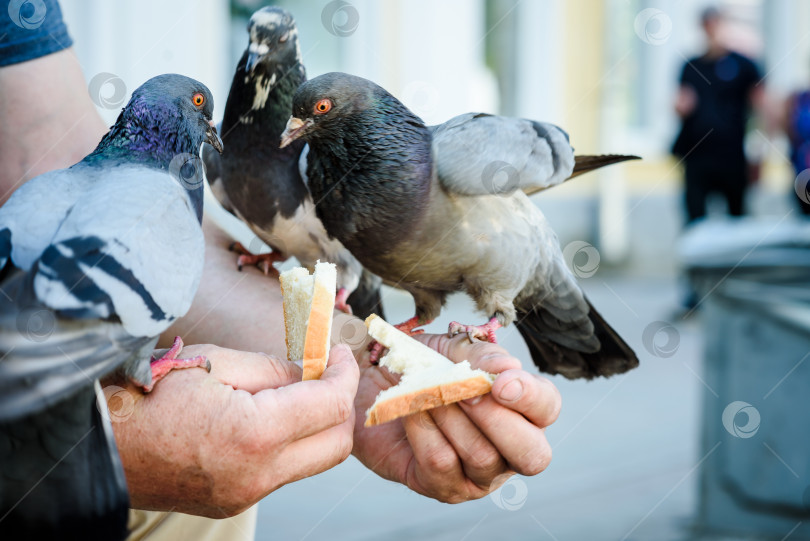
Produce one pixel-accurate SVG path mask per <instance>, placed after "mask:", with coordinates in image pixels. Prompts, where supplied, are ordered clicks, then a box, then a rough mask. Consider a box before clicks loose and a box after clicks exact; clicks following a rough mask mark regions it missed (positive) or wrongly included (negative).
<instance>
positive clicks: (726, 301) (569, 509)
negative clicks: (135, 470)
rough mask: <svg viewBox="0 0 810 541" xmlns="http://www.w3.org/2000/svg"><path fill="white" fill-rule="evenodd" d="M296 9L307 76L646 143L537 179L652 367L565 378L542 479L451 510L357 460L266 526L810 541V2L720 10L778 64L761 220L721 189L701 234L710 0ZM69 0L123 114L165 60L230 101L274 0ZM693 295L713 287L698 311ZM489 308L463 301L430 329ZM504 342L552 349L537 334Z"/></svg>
mask: <svg viewBox="0 0 810 541" xmlns="http://www.w3.org/2000/svg"><path fill="white" fill-rule="evenodd" d="M276 4H278V5H281V6H283V7H285V8H287V9H288V10H289V11H291V12H292V14H293V15H294V16H295V18H296V20H297V23H298V27H299V38H300V43H301V50H302V53H303V57H304V63H305V65H306V67H307V71H308V75H309V77H314V76H316V75H319V74H321V73H324V72H328V71H346V72H349V73H354V74H357V75H361V76H363V77H366V78H369V79H372V80H374V81H376V82H377V83H379V84H381V85H382V86H384V87H386V88H387V89H388V90H389V91H391V92H392V93H393V94H394V95H396V96H397V97H398V98H400V99H401V100H402V101H403V102H404V103H405V104H406V105H408V106H409V107H410V108H411V109H412V110H413V111H414V112H416V113H417V114H418V115H420V116H421V117H422V118H423V119H424V120H425V121H426V122H428V123H439V122H443V121H444V120H447V119H448V118H450V117H451V116H453V115H455V114H458V113H462V112H467V111H471V110H478V111H486V112H492V113H500V114H505V115H512V116H522V117H528V118H533V119H538V120H545V121H550V122H554V123H557V124H559V125H560V126H562V127H564V128H565V129H566V130H567V131H568V132H569V134H570V136H571V143H572V145H573V146H574V147H575V148H576V149H577V152H579V153H586V154H595V153H612V152H615V153H623V154H637V155H639V156H642V157H643V160H642V161H638V162H632V163H628V164H624V165H620V166H614V167H611V168H608V169H606V170H604V171H600V172H598V173H595V174H590V175H587V176H584V177H580V178H578V179H577V180H576V181H575V182H571V183H567V184H565V185H564V186H561V187H558V188H555V189H553V190H550V191H547V192H543V193H542V194H541V195H538V196H535V197H534V200H535V202H536V204H537V205H538V206H539V207H540V208H541V209H542V210H543V212H544V213H545V214H546V216H547V217H548V219H549V221H550V222H551V224H552V225H553V227H554V228H555V230H556V231H557V233H558V235H559V237H560V242H561V246H562V247H563V248H564V249H565V251H564V253H565V254H566V258H567V259H568V261H569V264H570V265H571V267H572V270H573V271H574V272H575V273H576V274H577V275H578V276H579V277H580V279H581V283H582V284H583V287H584V288H585V289H586V291H587V293H588V295H589V296H590V297H591V300H592V302H593V304H594V305H595V306H596V307H598V309H599V310H600V312H601V313H602V314H603V316H604V317H605V318H606V319H607V320H608V321H610V322H611V323H612V324H613V326H614V327H615V328H616V329H617V330H618V331H619V333H620V334H622V335H623V336H624V337H625V339H626V340H627V341H628V342H629V343H630V344H631V345H632V346H633V347H634V348H635V350H636V351H637V353H638V355H639V358H640V360H641V367H640V368H638V369H637V370H635V371H633V372H631V373H629V374H626V375H623V376H621V377H617V378H613V379H611V380H602V381H594V382H569V381H566V380H564V379H562V378H559V377H555V378H553V379H554V381H555V384H557V385H558V386H559V388H560V390H561V392H562V395H563V411H562V414H561V416H560V419H559V421H558V422H557V423H556V424H555V425H554V426H552V427H551V428H550V429H549V430H548V437H549V440H550V441H551V444H552V446H553V449H554V460H553V462H552V464H551V466H550V467H549V469H548V470H547V471H546V472H544V473H543V474H541V475H539V476H537V477H534V478H522V477H515V478H513V479H512V480H510V481H509V482H508V483H507V484H506V485H505V486H504V487H503V488H502V489H500V490H499V491H497V492H495V493H493V494H492V496H491V497H487V498H484V499H482V500H480V501H477V502H470V503H466V504H462V505H457V506H449V505H444V504H441V503H437V502H435V501H432V500H428V499H426V498H423V497H421V496H418V495H416V494H414V493H412V492H410V491H409V490H408V489H406V488H405V487H403V486H400V485H396V484H393V483H389V482H387V481H384V480H381V479H380V478H378V477H376V475H375V474H373V473H371V472H369V471H368V470H367V469H365V468H364V467H363V466H362V465H361V464H359V463H358V462H357V461H356V460H354V459H353V458H350V459H349V460H348V461H347V462H346V463H344V464H342V465H341V466H339V467H338V468H335V469H334V470H332V471H329V472H326V473H324V474H322V475H319V476H316V477H313V478H310V479H305V480H303V481H300V482H298V483H294V484H292V485H289V486H287V487H284V488H282V489H281V490H279V491H277V492H275V493H273V494H271V495H270V496H269V497H268V498H266V499H265V500H264V501H263V502H262V503H261V504H260V508H259V523H258V530H257V535H256V538H257V539H311V540H315V539H329V540H331V541H335V540H341V539H346V540H349V539H369V540H372V539H382V538H385V539H390V540H399V539H403V540H404V539H414V538H424V539H441V540H445V539H447V540H451V539H452V540H473V539H493V538H497V537H506V538H508V539H551V540H558V541H563V540H568V539H572V540H579V539H622V540H629V539H634V540H640V539H645V540H646V539H649V540H662V539H697V538H711V539H715V538H716V539H760V538H768V539H770V538H773V539H806V538H810V488H808V487H810V458H808V457H810V444H808V441H807V439H808V437H810V414H808V411H810V404H809V403H808V398H807V397H808V396H810V393H808V392H807V391H808V388H807V386H808V384H807V382H808V381H810V373H808V372H807V369H808V366H810V363H807V364H804V360H805V359H806V357H807V355H808V354H810V331H808V328H810V318H809V317H808V315H807V310H806V308H807V306H808V304H809V302H808V301H809V299H808V296H807V291H808V289H807V287H805V286H806V285H807V284H806V282H807V277H808V276H810V273H808V272H807V269H808V265H807V262H806V254H807V253H808V250H807V247H808V239H810V230H808V228H807V227H806V223H805V222H804V221H803V220H802V213H801V212H800V208H799V201H800V200H801V199H802V198H803V200H804V201H805V202H808V203H810V201H809V200H808V192H807V181H808V178H810V175H808V174H805V176H802V173H801V172H800V171H797V170H795V169H794V167H793V166H792V165H791V160H790V156H791V149H790V144H789V139H788V137H787V135H786V133H785V130H783V129H782V127H783V125H784V124H785V123H786V122H787V121H788V120H789V111H788V108H787V105H786V104H787V103H788V101H787V100H788V99H789V97H790V96H791V95H792V94H793V93H794V92H796V91H798V90H802V89H804V88H806V87H808V86H810V31H808V25H807V21H810V2H806V1H803V0H769V1H765V0H726V1H719V2H714V3H712V4H711V5H713V6H715V7H717V8H719V9H720V11H721V12H722V15H723V17H722V26H721V30H720V38H718V39H720V40H721V41H722V42H723V43H724V44H725V46H726V47H728V48H729V49H732V50H735V51H738V52H740V53H742V54H744V55H746V56H748V57H749V58H751V59H753V60H754V61H755V62H756V64H757V66H758V67H759V71H760V73H759V80H757V81H756V83H755V85H754V87H755V88H756V89H758V91H760V92H761V93H762V94H763V95H764V99H763V101H762V102H761V103H759V104H758V107H757V111H756V113H757V114H756V115H752V117H751V118H750V120H749V121H748V122H747V130H746V136H745V149H746V156H747V159H748V162H749V170H750V171H751V172H755V173H756V174H755V175H752V177H754V178H753V179H752V182H751V184H750V188H749V196H748V200H747V206H746V212H747V214H748V217H746V218H743V219H737V220H734V221H730V220H729V219H727V218H725V212H726V209H725V205H724V202H723V201H722V200H720V199H712V198H710V199H709V205H708V207H709V218H708V219H707V220H703V221H702V223H700V224H698V225H697V226H694V227H690V228H689V230H687V231H685V229H684V224H685V221H686V220H685V211H684V208H683V207H684V205H683V167H682V165H683V164H682V163H681V162H679V160H678V159H676V158H674V157H672V155H671V153H670V149H671V147H672V143H673V141H674V139H675V136H676V134H677V133H678V129H679V126H680V121H679V117H678V116H677V115H676V113H675V110H674V103H675V101H676V97H677V96H678V80H679V77H680V74H681V70H682V69H683V66H684V63H685V62H686V61H687V60H688V59H690V58H692V57H695V56H699V55H700V54H702V53H703V52H704V51H705V48H706V39H705V35H704V32H703V29H702V28H701V13H703V11H704V9H705V8H706V7H708V6H709V3H707V2H705V1H703V0H679V1H674V0H673V1H664V0H661V1H652V0H604V1H600V0H568V1H563V0H522V1H520V0H443V1H441V2H431V1H428V0H408V1H405V0H384V1H382V0H350V1H343V0H333V1H331V2H330V1H327V0H307V1H296V2H293V1H291V0H287V1H281V2H276ZM61 5H62V8H63V11H64V16H65V19H66V22H67V24H68V28H69V30H70V32H71V35H72V36H73V38H74V41H75V45H74V48H75V50H76V52H77V54H78V57H79V60H80V62H81V65H82V68H83V71H84V74H85V77H86V78H87V81H88V88H89V89H90V92H91V95H92V96H93V98H94V100H95V101H96V103H97V104H98V106H99V112H100V113H101V114H102V115H103V116H104V118H105V119H106V120H107V121H108V122H109V123H112V122H113V121H114V119H115V117H116V116H117V114H118V112H119V111H120V108H121V107H122V106H123V105H124V104H125V103H126V100H127V99H128V98H129V94H130V92H131V91H132V90H134V89H135V88H136V87H137V86H138V85H140V84H141V83H143V82H144V81H145V80H147V79H148V78H150V77H152V76H154V75H156V74H159V73H164V72H178V73H182V74H185V75H188V76H191V77H195V78H197V79H199V80H201V81H203V82H205V83H206V84H207V85H208V86H209V88H211V90H212V91H213V93H214V97H215V103H216V110H215V117H217V118H219V117H220V116H221V114H222V111H223V108H224V104H225V101H226V98H227V92H228V89H229V87H230V81H231V78H232V77H233V70H234V69H235V66H236V62H237V60H238V58H239V57H240V55H241V54H242V51H243V50H244V48H245V47H246V45H247V33H246V31H245V28H246V24H247V20H248V18H249V16H250V14H251V13H252V12H253V11H254V10H255V9H258V8H259V7H261V6H262V5H267V3H266V2H262V1H259V0H255V1H254V0H230V1H228V0H205V1H203V2H199V1H197V2H191V1H185V0H139V1H137V2H135V1H117V2H109V1H108V0H61ZM807 114H810V113H807ZM805 120H806V119H805ZM797 173H798V175H797ZM754 179H755V181H754ZM207 204H208V205H209V206H208V207H207V211H210V212H216V209H215V208H214V205H213V204H209V203H207ZM218 216H219V215H218ZM221 219H222V220H225V218H221ZM227 227H229V228H230V230H231V231H233V232H234V234H236V235H245V234H246V233H245V231H244V230H240V229H239V228H238V226H234V225H233V224H228V225H227ZM245 244H246V245H248V243H245ZM774 269H776V270H774ZM687 277H689V278H690V280H689V281H687ZM689 284H691V285H689ZM690 292H691V293H692V294H693V295H696V297H695V298H696V300H697V302H692V303H690V304H688V305H686V306H684V302H683V301H684V297H685V296H688V295H689V294H690ZM384 303H385V307H386V310H387V313H388V318H389V319H390V320H391V321H400V320H404V319H406V318H407V317H409V316H410V315H411V314H412V309H413V305H412V302H411V301H410V299H408V298H407V297H406V296H405V295H403V294H401V293H398V292H395V291H391V290H387V291H386V294H385V298H384ZM472 310H473V306H472V304H471V303H470V302H469V301H468V300H467V299H466V297H463V296H456V297H453V298H451V301H450V305H449V309H448V310H447V311H446V312H445V313H443V315H442V317H441V318H440V320H439V321H437V322H436V323H434V325H433V326H431V327H430V328H429V330H430V331H433V332H443V331H444V330H446V325H447V322H449V321H450V320H451V319H462V320H463V319H465V317H464V316H465V315H466V314H469V313H471V312H472ZM466 319H469V317H466ZM268 332H277V330H268ZM499 338H500V339H501V340H502V342H503V344H504V345H505V346H506V347H507V348H508V349H509V350H510V351H512V352H513V353H514V354H515V355H516V356H519V357H521V358H523V359H525V360H526V363H527V366H529V365H531V362H530V360H529V359H528V355H527V353H526V349H525V346H524V345H523V343H522V340H521V339H520V337H519V335H518V333H517V332H513V329H505V330H503V331H499ZM532 370H533V368H532Z"/></svg>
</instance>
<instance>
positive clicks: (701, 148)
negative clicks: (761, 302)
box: [672, 7, 764, 224]
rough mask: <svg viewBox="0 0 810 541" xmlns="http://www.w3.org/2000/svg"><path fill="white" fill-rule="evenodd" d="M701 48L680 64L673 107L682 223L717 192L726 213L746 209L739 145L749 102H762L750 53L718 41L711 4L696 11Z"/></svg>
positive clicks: (719, 23)
mask: <svg viewBox="0 0 810 541" xmlns="http://www.w3.org/2000/svg"><path fill="white" fill-rule="evenodd" d="M700 22H701V26H702V27H703V31H704V33H705V34H706V42H707V43H706V44H707V48H706V52H705V53H703V54H702V55H701V56H698V57H695V58H692V59H690V60H688V61H687V62H686V63H685V64H684V66H683V69H682V70H681V76H680V80H679V84H680V86H679V88H678V93H677V97H676V100H675V112H676V113H677V114H678V116H679V117H680V118H681V130H680V133H679V134H678V137H677V139H676V140H675V143H674V145H673V148H672V153H673V154H674V155H675V156H677V157H678V158H680V159H681V160H682V161H683V163H684V167H685V175H684V177H685V201H684V202H685V205H686V219H687V224H690V223H692V222H694V221H695V220H698V219H700V218H703V217H704V216H705V215H706V199H707V197H708V195H709V194H710V193H713V192H714V193H719V194H720V195H722V196H723V197H724V199H725V200H726V203H727V205H728V213H729V214H730V215H731V216H742V215H743V214H744V213H745V194H746V189H747V187H748V185H749V183H750V180H751V179H750V175H749V169H748V164H747V162H746V157H745V151H744V149H743V139H744V138H745V130H746V124H747V123H748V119H749V116H750V112H751V110H752V108H753V109H754V110H761V109H762V108H763V103H764V85H763V84H762V83H761V82H760V81H761V79H762V75H761V74H760V71H759V69H758V68H757V66H756V64H754V62H753V61H752V60H750V59H749V58H746V57H745V56H743V55H741V54H739V53H736V52H734V51H731V50H729V49H728V48H727V47H726V46H725V45H724V43H723V39H722V29H723V14H722V13H721V12H720V11H719V10H718V9H717V8H716V7H710V8H707V9H705V10H704V11H703V13H702V14H701V17H700Z"/></svg>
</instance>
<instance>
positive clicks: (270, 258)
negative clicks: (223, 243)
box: [228, 242, 287, 276]
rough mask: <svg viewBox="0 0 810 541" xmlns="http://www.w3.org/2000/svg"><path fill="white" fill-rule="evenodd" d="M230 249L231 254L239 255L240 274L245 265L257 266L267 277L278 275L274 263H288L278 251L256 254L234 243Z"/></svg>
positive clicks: (237, 260)
mask: <svg viewBox="0 0 810 541" xmlns="http://www.w3.org/2000/svg"><path fill="white" fill-rule="evenodd" d="M228 249H229V250H230V251H231V252H236V253H237V254H239V256H238V257H237V258H236V269H237V270H238V271H240V272H241V271H242V268H243V267H244V266H245V265H256V266H257V267H259V268H260V269H261V271H262V273H263V274H264V275H265V276H269V275H270V274H271V273H272V274H273V275H278V271H276V269H275V267H273V263H275V262H276V261H286V259H287V258H286V257H285V256H284V254H282V253H281V252H276V251H273V252H269V253H266V254H254V253H252V252H251V251H250V250H248V249H247V248H245V246H244V245H243V244H242V243H241V242H234V243H232V244H231V245H230V246H229V247H228Z"/></svg>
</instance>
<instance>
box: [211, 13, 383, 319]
mask: <svg viewBox="0 0 810 541" xmlns="http://www.w3.org/2000/svg"><path fill="white" fill-rule="evenodd" d="M248 36H249V41H248V47H247V49H246V50H245V52H244V54H243V55H242V58H241V59H240V60H239V63H238V64H237V66H236V73H235V74H234V77H233V82H232V83H231V90H230V92H229V94H228V101H227V103H226V104H225V113H224V117H223V119H222V123H221V125H220V133H221V134H222V138H223V140H224V141H225V143H226V145H225V150H224V152H223V153H222V155H221V156H220V155H219V154H217V153H214V152H213V151H212V150H211V149H209V148H207V147H206V148H204V149H203V159H204V160H205V165H206V174H207V177H208V180H209V183H210V185H211V189H212V192H213V193H214V195H215V196H216V197H217V199H218V200H219V201H220V203H222V205H223V207H225V208H226V209H227V210H229V211H231V212H232V213H233V214H235V215H236V216H237V217H239V218H240V219H241V220H243V221H244V222H245V223H246V224H247V225H248V226H249V227H250V229H251V230H252V231H253V232H254V233H255V234H256V235H257V236H258V237H259V238H260V239H261V240H262V241H263V242H265V243H266V244H268V245H269V246H270V247H271V248H273V253H271V254H262V255H254V254H251V253H250V252H249V251H248V250H247V249H246V248H245V247H244V246H242V245H240V244H238V243H236V244H235V245H234V246H233V248H234V249H235V250H236V251H238V252H240V256H239V258H238V260H237V262H238V263H237V264H238V266H239V268H241V266H242V265H243V264H254V263H258V264H260V266H262V268H263V269H264V271H265V274H267V273H268V272H269V271H270V265H271V264H272V262H273V261H278V260H281V261H283V260H285V259H287V258H288V257H290V256H294V257H295V258H296V259H298V261H299V262H300V263H301V264H302V265H303V266H305V267H309V268H310V270H312V269H313V268H314V265H315V262H316V261H318V260H319V259H320V260H322V261H329V262H331V263H335V264H336V265H337V273H338V278H337V283H338V289H339V291H338V300H337V303H336V304H337V306H338V307H340V308H342V309H344V310H347V309H348V307H349V306H350V307H351V309H352V310H353V311H354V313H355V315H358V316H360V317H363V318H365V317H367V316H368V315H370V314H371V313H374V312H376V313H380V311H381V310H382V308H381V304H380V286H381V283H382V281H381V280H380V279H379V278H378V277H376V276H374V275H372V274H370V273H368V272H363V267H362V265H361V264H360V263H359V262H358V261H357V259H355V258H354V257H353V256H352V254H351V253H350V252H349V251H348V250H346V248H344V247H343V245H342V244H341V243H340V242H339V241H337V240H336V239H333V238H330V237H329V236H328V235H327V234H326V230H325V229H324V227H323V224H322V223H321V221H320V220H319V219H318V217H317V215H316V213H315V206H314V204H313V201H312V196H311V195H310V193H309V190H308V188H307V185H306V173H305V170H306V152H305V151H304V143H303V142H298V143H294V144H292V145H289V146H287V147H286V148H283V149H281V148H279V143H280V141H281V132H283V131H284V127H285V125H286V122H287V119H288V118H289V116H290V110H291V108H292V98H293V95H294V94H295V91H296V89H298V87H299V86H300V85H301V83H303V82H304V81H306V71H305V69H304V65H303V63H302V60H301V49H300V46H299V43H298V30H297V28H296V26H295V20H294V19H293V17H292V15H291V14H290V13H288V12H287V11H285V10H283V9H281V8H278V7H264V8H262V9H260V10H258V11H256V12H255V13H254V14H253V16H252V17H251V18H250V22H249V23H248ZM302 151H304V152H303V154H302ZM349 294H351V295H349ZM347 297H348V300H347ZM347 304H348V306H347Z"/></svg>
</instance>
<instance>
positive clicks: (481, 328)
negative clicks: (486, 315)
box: [447, 317, 501, 344]
mask: <svg viewBox="0 0 810 541" xmlns="http://www.w3.org/2000/svg"><path fill="white" fill-rule="evenodd" d="M500 328H501V323H500V322H499V321H498V318H496V317H493V318H491V319H490V320H489V321H488V322H487V323H485V324H484V325H463V324H461V323H459V322H457V321H453V322H452V323H450V326H449V327H448V328H447V336H448V337H450V338H453V337H454V336H456V335H457V334H461V333H467V338H468V339H469V341H470V343H474V342H475V341H476V340H483V341H485V342H491V343H493V344H497V343H498V340H497V339H496V338H495V331H496V330H498V329H500Z"/></svg>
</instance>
